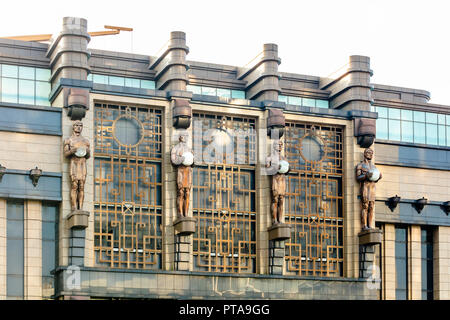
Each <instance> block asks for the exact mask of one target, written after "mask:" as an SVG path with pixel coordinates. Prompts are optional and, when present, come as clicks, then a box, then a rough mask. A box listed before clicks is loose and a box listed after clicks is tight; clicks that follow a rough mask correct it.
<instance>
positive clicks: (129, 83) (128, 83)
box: [125, 78, 141, 88]
mask: <svg viewBox="0 0 450 320" xmlns="http://www.w3.org/2000/svg"><path fill="white" fill-rule="evenodd" d="M125 87H132V88H140V87H141V81H140V80H139V79H132V78H125Z"/></svg>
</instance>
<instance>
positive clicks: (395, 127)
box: [389, 119, 401, 141]
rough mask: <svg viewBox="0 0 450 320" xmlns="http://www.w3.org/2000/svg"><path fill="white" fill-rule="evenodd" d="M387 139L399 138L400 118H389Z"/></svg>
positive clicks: (397, 139)
mask: <svg viewBox="0 0 450 320" xmlns="http://www.w3.org/2000/svg"><path fill="white" fill-rule="evenodd" d="M389 140H396V141H400V140H401V133H400V120H391V119H389Z"/></svg>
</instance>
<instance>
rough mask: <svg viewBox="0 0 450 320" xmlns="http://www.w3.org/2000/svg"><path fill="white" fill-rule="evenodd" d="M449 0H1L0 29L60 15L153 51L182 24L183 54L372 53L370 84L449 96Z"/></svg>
mask: <svg viewBox="0 0 450 320" xmlns="http://www.w3.org/2000/svg"><path fill="white" fill-rule="evenodd" d="M449 13H450V1H448V0H442V1H439V0H427V1H424V0H423V1H416V0H409V1H403V0H391V1H385V0H377V1H374V0H372V1H365V0H340V1H337V0H334V1H328V0H322V1H312V0H309V1H303V0H302V1H300V0H297V1H288V0H276V1H275V0H272V1H266V0H260V1H245V0H239V1H237V0H226V1H213V0H209V1H207V0H191V1H188V0H184V1H180V0H161V1H151V0H147V1H137V0H127V1H125V0H122V1H117V0H109V1H104V0H89V1H86V0H72V1H62V0H60V1H46V0H36V1H19V0H17V1H9V0H8V1H3V2H2V4H1V13H0V30H1V31H0V36H13V35H28V34H45V33H56V32H59V31H60V30H61V25H62V18H63V17H65V16H73V17H82V18H86V19H87V20H88V31H101V30H103V26H104V25H116V26H124V27H131V28H133V29H134V31H133V32H132V33H129V32H125V33H121V34H120V35H115V36H107V37H93V38H92V40H91V42H90V44H89V47H90V48H95V49H104V50H113V51H121V52H133V53H138V54H146V55H155V54H156V53H157V52H158V51H159V49H160V48H161V47H162V46H163V45H164V44H165V42H166V41H167V40H168V39H169V34H170V32H171V31H184V32H186V37H187V45H188V46H189V48H190V53H189V55H188V60H196V61H203V62H212V63H219V64H227V65H235V66H244V65H245V64H247V63H248V62H249V61H250V60H251V59H253V58H254V57H255V56H256V55H257V54H258V53H259V52H260V51H261V50H262V46H263V44H264V43H276V44H278V50H279V56H280V57H281V65H280V68H279V69H280V71H284V72H292V73H300V74H307V75H313V76H322V77H325V76H327V75H329V74H331V73H332V72H334V71H336V70H337V69H339V68H340V67H342V66H343V65H344V64H345V63H346V62H347V61H348V57H349V56H350V55H355V54H357V55H365V56H369V57H370V58H371V68H372V70H373V71H374V75H373V77H372V82H373V83H379V84H386V85H393V86H402V87H407V88H414V89H423V90H427V91H429V92H430V93H431V100H430V102H431V103H437V104H446V105H450V39H449V38H450V37H449V31H450V18H449Z"/></svg>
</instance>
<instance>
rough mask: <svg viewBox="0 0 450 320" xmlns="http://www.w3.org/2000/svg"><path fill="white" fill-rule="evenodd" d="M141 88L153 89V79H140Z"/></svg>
mask: <svg viewBox="0 0 450 320" xmlns="http://www.w3.org/2000/svg"><path fill="white" fill-rule="evenodd" d="M141 88H142V89H152V90H154V89H155V81H150V80H141Z"/></svg>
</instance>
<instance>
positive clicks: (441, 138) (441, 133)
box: [438, 126, 445, 146]
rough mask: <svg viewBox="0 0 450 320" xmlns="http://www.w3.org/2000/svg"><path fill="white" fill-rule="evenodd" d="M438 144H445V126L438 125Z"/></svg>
mask: <svg viewBox="0 0 450 320" xmlns="http://www.w3.org/2000/svg"><path fill="white" fill-rule="evenodd" d="M438 144H439V145H440V146H445V126H438Z"/></svg>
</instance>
